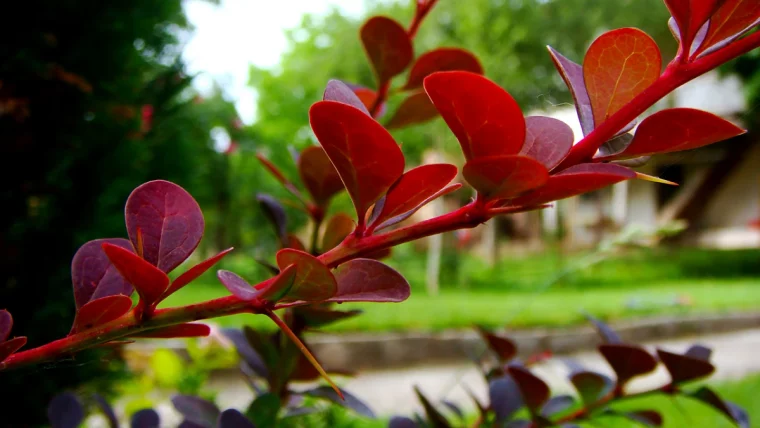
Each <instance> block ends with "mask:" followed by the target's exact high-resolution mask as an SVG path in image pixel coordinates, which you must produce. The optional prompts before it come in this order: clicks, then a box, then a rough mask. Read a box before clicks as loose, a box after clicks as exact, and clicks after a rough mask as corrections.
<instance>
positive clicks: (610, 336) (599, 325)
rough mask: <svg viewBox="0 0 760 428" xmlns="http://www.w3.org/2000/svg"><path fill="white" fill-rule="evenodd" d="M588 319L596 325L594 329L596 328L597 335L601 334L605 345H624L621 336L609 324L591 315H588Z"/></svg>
mask: <svg viewBox="0 0 760 428" xmlns="http://www.w3.org/2000/svg"><path fill="white" fill-rule="evenodd" d="M586 319H587V320H589V321H591V323H592V324H594V328H596V331H597V333H599V336H600V337H601V338H602V340H603V341H604V343H611V344H618V343H623V340H622V339H621V338H620V336H619V335H618V334H617V333H616V332H615V330H613V329H612V327H610V326H609V325H608V324H607V323H605V322H603V321H602V320H600V319H598V318H596V317H593V316H591V315H589V314H586Z"/></svg>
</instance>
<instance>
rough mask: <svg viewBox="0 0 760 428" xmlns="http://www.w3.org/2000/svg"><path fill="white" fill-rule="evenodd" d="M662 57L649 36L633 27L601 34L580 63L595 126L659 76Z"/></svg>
mask: <svg viewBox="0 0 760 428" xmlns="http://www.w3.org/2000/svg"><path fill="white" fill-rule="evenodd" d="M661 68H662V57H661V56H660V49H659V48H658V47H657V44H656V43H655V41H654V40H652V38H651V37H649V36H648V35H647V34H646V33H644V32H643V31H641V30H638V29H636V28H621V29H618V30H613V31H610V32H607V33H604V34H602V35H601V36H600V37H599V38H597V39H596V40H595V41H594V43H592V44H591V47H589V49H588V52H587V53H586V57H585V58H584V60H583V78H584V80H585V82H586V89H587V91H588V95H589V98H590V99H591V106H592V108H593V111H594V123H595V124H596V126H599V125H600V124H601V123H602V122H604V121H605V120H607V118H608V117H610V116H611V115H612V114H614V113H615V112H616V111H618V110H620V108H622V107H623V106H624V105H626V104H628V103H629V102H630V101H631V100H633V98H634V97H636V95H638V94H639V93H641V92H642V91H644V89H646V88H647V87H649V86H650V85H651V84H652V83H654V82H655V81H656V80H657V78H658V77H659V76H660V69H661Z"/></svg>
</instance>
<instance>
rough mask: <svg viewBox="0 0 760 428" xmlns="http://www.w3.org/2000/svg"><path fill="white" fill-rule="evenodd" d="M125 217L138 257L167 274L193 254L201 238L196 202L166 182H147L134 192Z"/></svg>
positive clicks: (201, 225) (202, 224) (199, 218)
mask: <svg viewBox="0 0 760 428" xmlns="http://www.w3.org/2000/svg"><path fill="white" fill-rule="evenodd" d="M125 216H126V221H127V233H128V234H129V239H130V241H132V245H133V246H134V248H135V249H136V250H137V254H138V255H141V256H142V257H143V258H144V259H145V260H147V261H148V262H150V263H151V264H153V265H154V266H156V267H157V268H159V269H161V270H162V271H164V272H167V273H168V272H171V271H172V270H174V268H176V267H177V266H179V264H180V263H182V262H183V261H185V259H187V258H188V257H189V256H190V254H192V252H193V251H195V248H196V247H197V246H198V244H199V243H200V242H201V237H202V236H203V228H204V223H203V213H202V212H201V208H200V207H199V206H198V203H197V202H195V199H193V197H192V196H190V194H189V193H187V191H186V190H185V189H183V188H181V187H179V186H178V185H176V184H174V183H170V182H168V181H163V180H155V181H149V182H147V183H145V184H143V185H141V186H139V187H138V188H136V189H135V190H133V191H132V194H130V195H129V198H128V199H127V206H126V208H125ZM138 230H139V233H138ZM138 235H140V236H138ZM140 240H141V241H142V242H139V241H140ZM141 246H142V248H140V247H141Z"/></svg>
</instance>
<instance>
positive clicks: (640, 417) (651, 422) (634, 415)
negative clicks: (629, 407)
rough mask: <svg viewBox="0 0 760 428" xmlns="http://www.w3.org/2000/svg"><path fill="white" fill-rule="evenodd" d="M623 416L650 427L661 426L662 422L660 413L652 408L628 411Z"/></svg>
mask: <svg viewBox="0 0 760 428" xmlns="http://www.w3.org/2000/svg"><path fill="white" fill-rule="evenodd" d="M625 417H627V418H628V419H630V420H632V421H636V422H638V423H640V424H644V425H646V426H650V427H661V426H662V423H663V419H662V415H661V414H659V413H657V412H655V411H654V410H639V411H637V412H629V413H626V414H625Z"/></svg>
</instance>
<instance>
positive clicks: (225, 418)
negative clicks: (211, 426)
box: [217, 409, 256, 428]
mask: <svg viewBox="0 0 760 428" xmlns="http://www.w3.org/2000/svg"><path fill="white" fill-rule="evenodd" d="M217 427H218V428H256V425H254V424H253V422H251V421H249V420H248V418H246V417H245V415H243V414H242V413H240V412H239V411H237V410H235V409H227V410H225V411H223V412H222V414H220V415H219V423H218V424H217Z"/></svg>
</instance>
